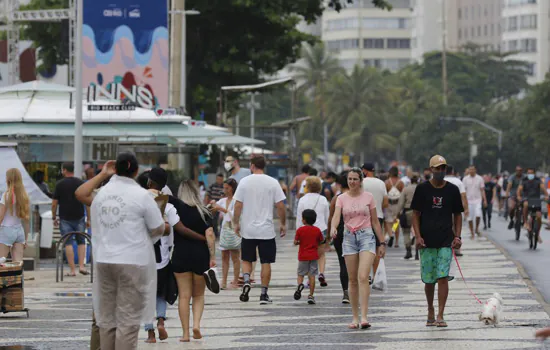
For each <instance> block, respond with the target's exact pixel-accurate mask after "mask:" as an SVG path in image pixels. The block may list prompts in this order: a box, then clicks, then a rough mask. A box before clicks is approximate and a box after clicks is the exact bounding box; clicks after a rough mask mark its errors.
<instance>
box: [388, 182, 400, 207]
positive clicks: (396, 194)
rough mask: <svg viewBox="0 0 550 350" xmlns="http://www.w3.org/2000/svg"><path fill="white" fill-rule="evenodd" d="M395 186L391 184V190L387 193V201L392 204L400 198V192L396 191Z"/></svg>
mask: <svg viewBox="0 0 550 350" xmlns="http://www.w3.org/2000/svg"><path fill="white" fill-rule="evenodd" d="M390 182H391V180H390ZM397 183H399V181H397ZM396 185H397V184H395V185H394V184H393V183H392V186H391V189H390V191H389V192H388V199H389V200H390V201H392V202H394V201H398V200H399V198H400V197H401V192H399V190H398V189H397V186H396Z"/></svg>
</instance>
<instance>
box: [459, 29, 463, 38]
mask: <svg viewBox="0 0 550 350" xmlns="http://www.w3.org/2000/svg"><path fill="white" fill-rule="evenodd" d="M458 39H462V29H460V28H459V29H458Z"/></svg>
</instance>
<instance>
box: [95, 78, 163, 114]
mask: <svg viewBox="0 0 550 350" xmlns="http://www.w3.org/2000/svg"><path fill="white" fill-rule="evenodd" d="M123 94H124V96H125V98H126V102H127V103H133V104H135V105H136V106H138V107H141V108H146V109H153V108H154V107H155V103H154V101H153V94H152V93H151V91H149V89H147V88H145V87H143V86H136V85H133V86H132V88H131V89H126V88H125V87H124V85H122V84H111V88H110V89H109V90H108V89H106V88H104V87H103V86H101V85H90V86H88V94H87V97H88V98H87V100H88V102H95V101H97V100H98V99H100V98H101V97H102V96H103V97H106V98H108V99H111V100H115V101H121V102H122V100H123V97H122V95H123Z"/></svg>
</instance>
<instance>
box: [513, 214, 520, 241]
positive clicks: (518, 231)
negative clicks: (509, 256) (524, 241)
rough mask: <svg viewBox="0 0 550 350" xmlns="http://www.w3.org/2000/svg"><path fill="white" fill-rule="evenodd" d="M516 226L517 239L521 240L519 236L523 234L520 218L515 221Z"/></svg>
mask: <svg viewBox="0 0 550 350" xmlns="http://www.w3.org/2000/svg"><path fill="white" fill-rule="evenodd" d="M514 226H515V227H514V228H515V230H516V241H519V236H520V235H521V221H520V220H519V219H517V220H516V222H514Z"/></svg>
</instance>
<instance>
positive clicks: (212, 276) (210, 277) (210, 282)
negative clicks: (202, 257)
mask: <svg viewBox="0 0 550 350" xmlns="http://www.w3.org/2000/svg"><path fill="white" fill-rule="evenodd" d="M202 275H203V276H204V281H205V282H206V288H208V290H209V291H211V292H212V293H214V294H218V293H219V292H220V283H219V282H218V277H217V275H216V270H214V269H208V271H206V272H204V273H203V274H202Z"/></svg>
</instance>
